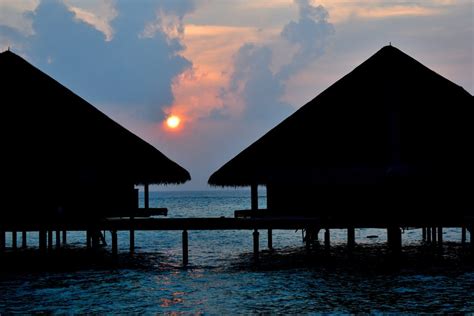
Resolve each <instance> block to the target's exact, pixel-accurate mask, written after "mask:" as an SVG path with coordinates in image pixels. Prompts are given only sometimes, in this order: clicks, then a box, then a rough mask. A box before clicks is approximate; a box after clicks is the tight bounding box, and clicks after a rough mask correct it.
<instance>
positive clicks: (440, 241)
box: [438, 226, 443, 246]
mask: <svg viewBox="0 0 474 316" xmlns="http://www.w3.org/2000/svg"><path fill="white" fill-rule="evenodd" d="M438 245H439V246H442V245H443V227H441V226H439V227H438Z"/></svg>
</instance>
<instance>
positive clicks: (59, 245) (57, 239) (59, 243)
mask: <svg viewBox="0 0 474 316" xmlns="http://www.w3.org/2000/svg"><path fill="white" fill-rule="evenodd" d="M56 248H61V231H60V230H57V231H56Z"/></svg>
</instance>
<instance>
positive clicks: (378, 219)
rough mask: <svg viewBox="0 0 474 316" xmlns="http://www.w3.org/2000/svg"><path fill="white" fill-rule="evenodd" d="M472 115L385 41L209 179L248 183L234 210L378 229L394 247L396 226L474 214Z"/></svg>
mask: <svg viewBox="0 0 474 316" xmlns="http://www.w3.org/2000/svg"><path fill="white" fill-rule="evenodd" d="M473 122H474V102H473V96H472V95H471V94H470V93H468V92H467V91H466V90H464V89H463V88H462V87H460V86H458V85H456V84H455V83H453V82H451V81H449V80H448V79H446V78H444V77H442V76H441V75H439V74H437V73H436V72H434V71H432V70H430V69H429V68H427V67H425V66H424V65H422V64H421V63H420V62H418V61H416V60H415V59H413V58H412V57H410V56H408V55H407V54H405V53H403V52H402V51H400V50H399V49H397V48H395V47H393V46H391V45H390V46H386V47H383V48H382V49H381V50H380V51H378V52H377V53H376V54H374V55H373V56H372V57H370V58H369V59H368V60H366V61H365V62H363V63H362V64H361V65H360V66H358V67H357V68H355V69H354V70H353V71H351V72H350V73H349V74H347V75H346V76H344V77H343V78H342V79H340V80H338V81H337V82H336V83H334V84H333V85H332V86H330V87H329V88H327V89H326V90H325V91H323V92H322V93H321V94H319V95H318V96H317V97H316V98H314V99H313V100H311V101H309V102H308V103H307V104H305V105H304V106H302V107H301V108H300V109H299V110H297V111H296V112H295V113H294V114H292V115H291V116H289V117H288V118H287V119H285V120H284V121H283V122H281V123H280V124H279V125H277V126H276V127H275V128H273V129H272V130H270V131H269V132H268V133H267V134H265V135H264V136H263V137H261V138H260V139H259V140H257V141H256V142H254V143H253V144H251V145H250V146H249V147H247V148H246V149H245V150H243V151H242V152H241V153H240V154H238V155H237V156H235V157H234V158H233V159H231V160H230V161H229V162H227V163H226V164H225V165H224V166H222V167H221V168H220V169H219V170H217V171H216V172H215V173H214V174H212V176H211V177H210V178H209V184H211V185H214V186H230V187H239V186H242V187H243V186H250V187H252V190H251V192H252V201H253V202H252V209H253V211H251V212H240V213H239V212H237V213H236V215H247V216H253V217H259V216H263V215H265V214H267V215H268V214H269V215H271V216H292V217H295V216H304V217H315V218H320V219H321V221H322V223H326V225H328V227H341V228H342V227H344V228H350V227H354V226H356V227H387V228H391V229H389V236H388V237H389V242H390V241H394V243H395V244H399V241H400V227H404V226H413V225H418V224H421V223H426V224H428V223H431V222H436V223H437V225H438V224H440V223H445V224H446V225H451V224H452V223H456V225H458V224H460V223H466V224H467V221H468V217H469V216H470V217H471V218H472V216H474V201H473V199H472V196H473V185H472V179H473V176H474V165H473V161H474V152H473V151H472V149H471V146H470V144H471V143H472V140H473V139H474V123H473ZM259 185H262V186H266V189H267V208H268V210H266V211H262V210H257V209H258V206H257V204H256V202H257V186H259ZM471 222H472V219H471ZM323 227H324V226H323ZM352 234H353V233H352ZM352 236H353V235H352ZM349 238H350V237H349ZM352 238H353V237H352Z"/></svg>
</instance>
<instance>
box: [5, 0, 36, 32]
mask: <svg viewBox="0 0 474 316" xmlns="http://www.w3.org/2000/svg"><path fill="white" fill-rule="evenodd" d="M38 5H39V0H21V1H18V0H1V1H0V26H4V27H8V28H11V29H13V30H15V31H17V32H19V33H21V34H23V35H24V36H31V35H33V34H34V33H35V31H34V29H33V25H32V24H33V15H32V14H33V12H34V11H35V10H36V8H37V7H38Z"/></svg>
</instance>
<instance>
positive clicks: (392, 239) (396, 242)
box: [387, 226, 402, 253]
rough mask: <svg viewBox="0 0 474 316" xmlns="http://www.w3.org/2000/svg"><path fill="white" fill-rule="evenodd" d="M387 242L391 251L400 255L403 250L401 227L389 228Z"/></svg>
mask: <svg viewBox="0 0 474 316" xmlns="http://www.w3.org/2000/svg"><path fill="white" fill-rule="evenodd" d="M387 242H388V246H389V248H390V250H391V251H393V252H394V253H398V252H400V251H401V250H402V232H401V230H400V227H396V226H393V227H389V228H387Z"/></svg>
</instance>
